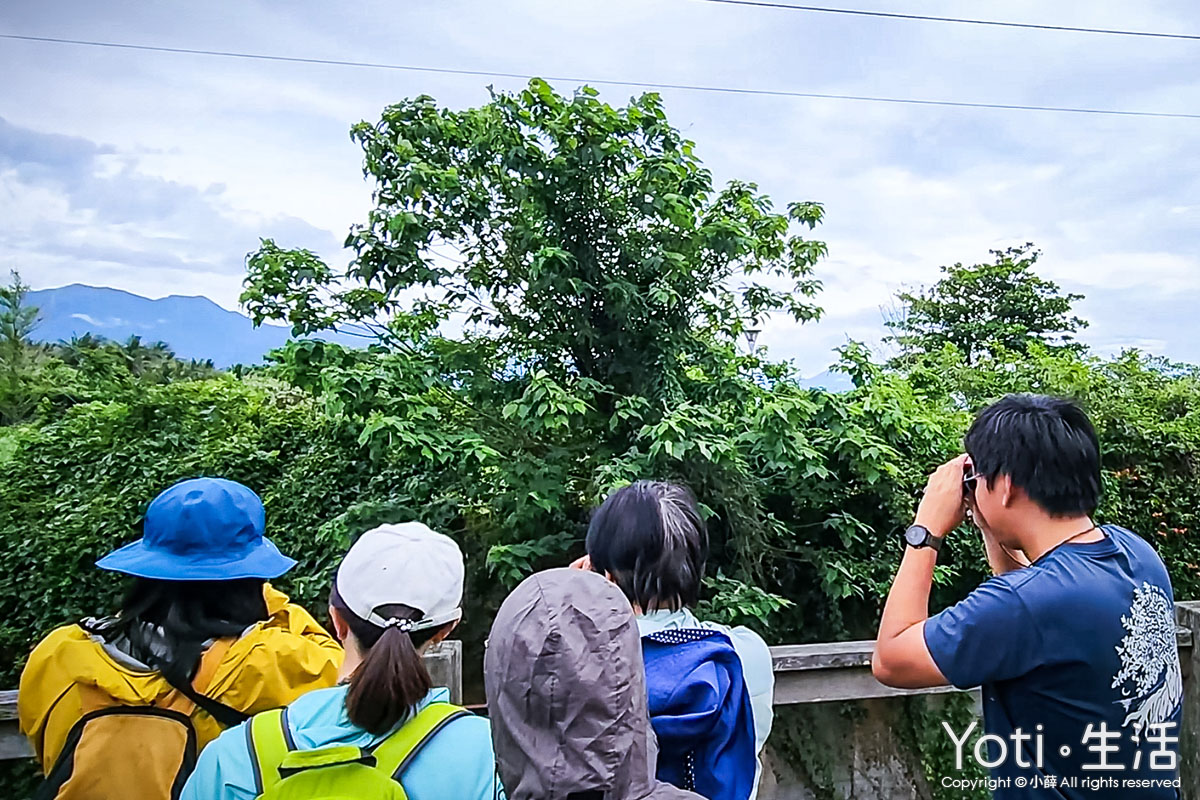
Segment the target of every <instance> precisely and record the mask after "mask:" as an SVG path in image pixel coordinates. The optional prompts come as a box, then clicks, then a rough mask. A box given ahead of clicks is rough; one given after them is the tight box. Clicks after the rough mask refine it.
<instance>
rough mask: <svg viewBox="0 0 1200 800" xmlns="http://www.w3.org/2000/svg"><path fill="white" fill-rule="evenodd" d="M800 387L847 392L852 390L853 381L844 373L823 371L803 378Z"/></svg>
mask: <svg viewBox="0 0 1200 800" xmlns="http://www.w3.org/2000/svg"><path fill="white" fill-rule="evenodd" d="M800 385H801V386H803V387H804V388H805V389H824V390H825V391H827V392H848V391H850V390H851V389H853V388H854V381H852V380H850V376H849V375H847V374H846V373H844V372H833V371H832V370H825V371H824V372H822V373H821V374H820V375H814V376H812V377H811V378H803V379H801V381H800Z"/></svg>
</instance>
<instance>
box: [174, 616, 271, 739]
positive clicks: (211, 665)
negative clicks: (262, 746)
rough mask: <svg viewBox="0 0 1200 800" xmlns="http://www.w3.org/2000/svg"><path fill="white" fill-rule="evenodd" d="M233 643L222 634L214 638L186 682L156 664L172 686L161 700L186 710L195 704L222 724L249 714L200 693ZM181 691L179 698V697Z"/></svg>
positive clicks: (233, 722)
mask: <svg viewBox="0 0 1200 800" xmlns="http://www.w3.org/2000/svg"><path fill="white" fill-rule="evenodd" d="M233 643H234V639H233V638H231V637H226V638H224V639H217V640H216V641H215V642H213V643H212V644H211V645H209V647H208V649H207V650H205V651H204V654H203V655H202V656H201V657H200V665H199V666H198V667H197V668H196V676H195V677H194V678H193V679H192V682H191V683H190V684H186V683H176V682H175V681H173V680H171V676H170V673H169V671H168V670H166V669H163V667H162V665H156V666H158V669H159V672H161V673H162V675H163V677H164V678H166V680H167V682H168V683H170V684H171V686H172V688H173V689H174V690H175V691H174V692H172V693H171V694H170V695H168V698H167V702H166V703H164V704H163V705H164V707H166V708H173V709H175V710H177V711H182V712H183V713H185V714H190V713H191V711H192V706H199V707H200V708H202V709H203V710H205V711H207V712H208V714H209V716H211V717H212V718H213V719H215V720H216V721H217V722H218V723H220V725H221V726H222V727H225V728H232V727H233V726H234V725H240V724H241V723H243V722H245V721H246V720H248V719H249V718H250V715H249V714H247V713H245V712H243V711H239V710H238V709H236V708H232V707H230V706H227V705H225V704H224V703H222V702H221V701H220V700H216V699H214V698H212V697H209V696H207V695H206V694H204V691H205V689H207V688H208V686H209V684H210V683H212V680H213V677H214V676H215V675H216V672H217V667H219V666H220V665H221V661H222V660H223V659H224V658H225V654H226V653H228V652H229V648H230V647H231V646H232V645H233ZM181 695H182V698H181V697H180V696H181ZM183 698H186V699H183Z"/></svg>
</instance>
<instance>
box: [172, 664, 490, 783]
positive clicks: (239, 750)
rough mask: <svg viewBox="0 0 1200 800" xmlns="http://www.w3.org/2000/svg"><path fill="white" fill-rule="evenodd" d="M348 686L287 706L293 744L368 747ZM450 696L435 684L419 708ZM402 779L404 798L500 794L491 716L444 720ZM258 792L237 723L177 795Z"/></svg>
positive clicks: (202, 756) (370, 738) (204, 754)
mask: <svg viewBox="0 0 1200 800" xmlns="http://www.w3.org/2000/svg"><path fill="white" fill-rule="evenodd" d="M348 688H349V687H347V686H335V687H333V688H332V689H320V690H318V691H315V692H309V693H308V694H306V695H304V696H303V697H301V698H299V699H298V700H296V701H295V702H294V703H292V704H291V705H290V706H288V722H289V727H290V728H291V730H292V737H293V739H294V741H295V742H296V746H297V747H298V748H300V749H302V750H308V749H311V748H316V747H325V746H327V745H355V746H357V747H367V746H369V745H371V744H374V743H375V741H377V740H378V738H379V737H376V736H374V735H373V734H371V733H368V732H367V731H364V730H363V729H362V728H358V727H356V726H355V725H354V724H352V723H351V722H350V720H349V718H348V717H347V716H346V691H347V690H348ZM449 699H450V693H449V692H448V691H447V690H446V689H434V690H433V691H431V692H430V693H429V694H428V695H427V696H426V697H425V699H424V700H423V701H421V702H420V703H419V704H418V705H417V710H418V711H419V710H420V709H422V708H424V707H425V706H427V705H428V704H430V703H432V702H436V701H447V700H449ZM244 724H248V723H243V725H244ZM402 782H403V784H404V790H405V792H407V793H408V796H409V798H410V800H445V798H461V800H502V798H503V797H504V793H503V790H502V789H501V788H500V781H499V780H498V779H497V777H496V765H495V756H494V755H493V754H492V734H491V726H490V723H489V722H488V721H487V720H486V719H484V718H483V717H470V718H463V719H459V720H456V721H454V722H452V723H451V724H449V725H447V726H446V727H445V728H443V729H442V730H441V731H439V732H438V733H437V734H435V735H434V737H433V738H432V739H431V740H430V741H429V742H428V743H427V744H426V745H425V747H424V748H422V749H421V751H420V752H419V753H418V754H417V756H416V758H415V759H413V762H412V764H410V765H409V767H408V769H407V770H405V772H404V776H403V781H402ZM256 796H257V794H256V792H255V789H254V767H253V765H252V763H251V755H250V749H249V747H248V746H247V744H246V731H245V730H244V729H243V726H242V725H239V726H237V727H236V728H230V729H229V730H227V731H225V732H224V733H222V734H221V735H220V736H219V737H217V739H216V741H214V742H212V744H210V745H209V746H208V747H206V748H204V752H202V753H201V754H200V760H199V762H198V763H197V764H196V771H195V772H193V773H192V777H191V778H189V779H188V782H187V785H186V786H184V788H183V794H182V796H181V798H180V800H253V798H255V797H256Z"/></svg>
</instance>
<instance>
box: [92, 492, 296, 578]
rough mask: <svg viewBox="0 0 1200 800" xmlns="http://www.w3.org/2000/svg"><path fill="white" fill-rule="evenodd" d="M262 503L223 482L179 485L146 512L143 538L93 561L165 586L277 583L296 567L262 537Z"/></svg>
mask: <svg viewBox="0 0 1200 800" xmlns="http://www.w3.org/2000/svg"><path fill="white" fill-rule="evenodd" d="M265 522H266V516H265V514H264V513H263V504H262V500H260V499H259V498H258V495H256V494H255V493H254V492H252V491H250V490H249V489H248V488H246V487H245V486H243V485H242V484H240V483H236V482H234V481H227V480H225V479H223V478H194V479H192V480H187V481H181V482H180V483H177V484H175V485H174V486H172V487H171V488H170V489H167V490H166V491H165V492H163V493H162V494H160V495H159V496H158V497H156V498H154V500H153V501H151V503H150V507H149V508H147V509H146V519H145V525H144V526H143V533H144V536H143V537H142V538H141V539H139V540H137V541H136V542H133V543H132V544H127V545H125V546H124V547H121V548H119V549H117V550H114V551H113V552H111V553H109V554H108V555H106V556H105V557H104V558H102V559H100V560H99V561H97V562H96V566H97V567H100V568H101V569H108V570H112V571H113V572H123V573H125V574H126V575H136V576H138V577H141V578H159V579H161V580H168V581H225V580H235V579H237V578H264V579H265V578H277V577H279V576H280V575H282V574H283V573H285V572H287V571H288V570H289V569H291V568H292V567H294V566H296V562H295V560H294V559H291V558H288V557H287V556H285V555H283V554H282V553H280V552H279V549H278V548H276V547H275V545H273V544H271V542H270V540H268V539H266V538H265V537H264V536H263V527H264V525H265Z"/></svg>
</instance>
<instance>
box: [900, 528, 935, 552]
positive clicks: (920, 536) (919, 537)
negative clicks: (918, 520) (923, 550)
mask: <svg viewBox="0 0 1200 800" xmlns="http://www.w3.org/2000/svg"><path fill="white" fill-rule="evenodd" d="M928 537H929V531H927V530H925V529H924V528H922V527H921V526H920V525H913V526H912V527H911V528H909V529H908V530H906V531H905V532H904V541H906V542H908V543H909V544H910V545H912V546H913V547H921V546H923V545H924V544H925V540H926V539H927V538H928Z"/></svg>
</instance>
